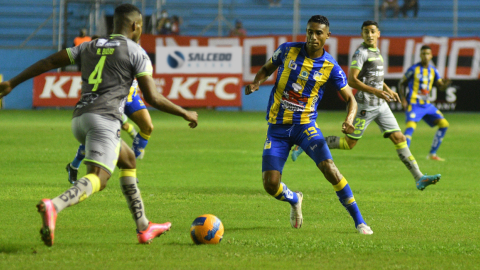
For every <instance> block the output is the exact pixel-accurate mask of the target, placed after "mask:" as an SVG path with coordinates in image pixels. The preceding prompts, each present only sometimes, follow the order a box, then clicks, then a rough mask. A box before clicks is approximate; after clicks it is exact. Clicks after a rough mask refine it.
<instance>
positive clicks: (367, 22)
mask: <svg viewBox="0 0 480 270" xmlns="http://www.w3.org/2000/svg"><path fill="white" fill-rule="evenodd" d="M370 25H375V26H376V27H377V29H380V27H378V23H377V22H376V21H364V22H363V24H362V28H360V29H362V30H363V27H365V26H370Z"/></svg>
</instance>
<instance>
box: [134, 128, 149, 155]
mask: <svg viewBox="0 0 480 270" xmlns="http://www.w3.org/2000/svg"><path fill="white" fill-rule="evenodd" d="M148 139H150V136H149V135H147V134H145V133H143V132H142V131H140V132H139V133H137V136H135V139H134V140H133V145H132V148H133V152H135V157H136V158H137V157H138V156H139V155H140V154H141V153H142V152H143V150H144V149H145V147H147V143H148Z"/></svg>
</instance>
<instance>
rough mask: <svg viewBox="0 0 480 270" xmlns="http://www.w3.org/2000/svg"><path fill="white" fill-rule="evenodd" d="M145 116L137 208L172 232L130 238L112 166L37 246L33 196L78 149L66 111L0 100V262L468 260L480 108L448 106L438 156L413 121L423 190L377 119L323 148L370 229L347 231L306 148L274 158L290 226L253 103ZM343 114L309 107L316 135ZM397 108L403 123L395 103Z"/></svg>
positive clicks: (3, 265) (473, 241)
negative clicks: (267, 166)
mask: <svg viewBox="0 0 480 270" xmlns="http://www.w3.org/2000/svg"><path fill="white" fill-rule="evenodd" d="M151 114H152V119H153V121H154V125H155V131H154V133H153V136H152V138H151V139H150V143H149V145H148V147H147V150H146V155H145V158H144V159H143V160H140V161H138V177H139V180H140V184H139V186H140V188H141V190H142V196H143V199H144V203H145V206H146V209H147V217H148V218H149V219H150V220H151V221H153V222H166V221H171V222H172V224H173V225H172V230H171V231H170V232H168V233H167V234H166V235H164V236H162V237H160V238H157V239H155V240H154V242H153V243H152V244H151V245H147V246H144V245H139V244H137V239H136V232H135V223H134V222H133V220H132V218H131V216H130V213H129V211H128V208H127V205H126V203H125V199H124V198H123V195H122V193H121V191H120V187H119V184H118V171H116V172H115V173H114V175H113V176H112V178H111V179H110V181H109V186H108V187H107V188H106V189H105V190H103V191H102V192H100V193H97V194H95V195H93V196H92V197H90V198H89V199H88V200H86V201H84V202H82V203H80V204H78V205H75V206H73V207H70V208H68V209H66V210H64V211H63V212H61V213H60V214H59V216H58V219H57V228H56V235H55V245H54V246H53V247H51V248H48V247H46V246H44V245H43V242H42V241H41V240H40V235H39V233H38V231H39V228H40V225H41V219H40V216H39V214H38V213H37V212H36V207H35V205H36V203H37V202H38V201H39V199H42V198H53V197H55V196H58V195H59V194H61V193H62V192H63V191H65V190H66V189H67V188H68V187H69V183H68V182H67V175H66V172H65V169H64V167H65V165H66V164H67V163H68V162H69V161H71V160H72V159H73V157H74V155H75V152H76V149H77V147H78V143H77V142H76V140H75V139H74V137H73V135H72V134H71V131H70V120H71V111H63V110H60V111H53V110H40V111H0V134H1V135H0V171H1V188H0V213H1V215H0V224H1V228H2V231H3V233H2V234H0V269H194V268H195V269H362V268H363V269H475V268H476V269H478V268H480V226H479V224H480V215H479V213H480V212H479V207H480V203H479V200H478V191H479V187H480V182H479V181H478V175H477V173H478V167H477V166H478V164H480V155H479V154H478V153H479V150H480V142H479V141H478V139H477V135H478V134H479V132H480V125H479V124H478V123H480V114H446V118H447V119H448V120H449V122H450V129H449V130H448V132H447V135H446V137H445V140H444V143H443V144H442V147H441V148H440V150H439V152H438V154H439V156H441V157H444V158H446V160H447V161H446V162H435V161H429V160H426V159H425V157H426V155H427V153H428V151H429V149H430V144H431V141H432V138H433V135H434V133H435V130H434V129H431V128H429V127H428V126H427V125H426V124H425V123H421V124H419V125H418V128H417V130H416V132H415V133H414V138H413V142H412V147H411V150H412V153H413V154H414V155H415V157H416V158H417V161H418V163H419V165H420V169H421V170H422V172H423V173H429V174H434V173H441V174H442V179H441V181H440V182H439V183H438V184H437V185H434V186H430V187H428V188H427V189H426V190H424V191H418V190H417V189H416V187H415V184H414V181H413V178H412V177H411V175H410V173H409V172H408V171H407V169H406V168H405V167H404V165H403V164H402V163H401V162H400V161H399V159H398V157H397V155H396V152H395V149H394V147H393V144H392V143H391V142H390V141H389V140H388V139H383V138H382V137H381V134H380V132H379V129H378V128H377V126H376V124H372V125H371V126H370V127H369V129H368V130H367V132H366V133H365V135H364V138H363V139H362V140H361V141H360V142H359V143H358V144H357V146H356V147H355V149H354V150H352V151H341V150H333V151H332V154H333V157H334V160H335V163H336V165H337V166H338V167H339V169H340V171H341V172H342V173H343V174H344V176H345V177H346V178H347V180H348V182H349V183H350V185H351V187H352V190H353V192H354V195H355V198H356V200H357V203H358V205H359V207H360V210H361V211H362V214H363V216H364V218H365V220H366V221H367V223H368V224H369V225H370V226H371V227H372V229H373V230H374V232H375V233H374V234H373V235H371V236H365V235H360V234H358V233H357V232H356V230H355V228H354V224H353V221H352V219H351V218H350V216H349V215H348V213H347V212H346V211H345V209H344V208H343V207H342V206H341V204H340V203H339V202H338V200H337V197H336V195H335V192H334V191H333V188H332V187H331V185H330V184H329V183H328V182H327V181H326V180H325V179H324V177H323V175H322V174H321V173H320V171H319V170H318V169H317V168H316V166H315V165H314V164H313V162H312V161H311V160H310V159H309V158H308V157H307V156H306V155H302V156H300V158H299V159H298V160H297V162H295V163H293V162H292V161H291V160H288V161H287V163H286V165H285V169H284V174H283V181H284V182H285V183H286V184H287V185H288V186H289V187H290V188H291V189H292V190H299V191H302V192H303V194H304V203H303V215H304V224H303V227H302V228H301V229H299V230H295V229H292V228H291V226H290V223H289V214H290V206H289V205H288V203H285V202H279V201H277V200H275V199H274V198H272V197H271V196H269V195H268V194H267V193H266V192H265V191H264V190H263V186H262V181H261V161H262V149H263V143H264V139H265V133H266V127H267V125H266V122H265V120H264V113H245V112H244V113H240V112H216V111H199V126H198V127H197V128H196V129H193V130H192V129H190V128H188V126H187V122H185V121H183V120H182V119H181V118H178V117H174V116H170V115H166V114H164V113H160V112H157V111H152V112H151ZM344 117H345V113H344V112H334V113H332V112H320V114H319V119H318V120H317V122H318V124H319V126H320V128H321V129H322V131H323V133H324V134H325V135H340V134H341V133H340V128H341V123H342V121H343V119H344ZM397 119H398V121H399V123H400V125H401V127H404V115H403V114H397ZM125 135H126V134H123V136H124V138H125V140H126V141H127V142H128V143H129V144H130V143H131V140H130V138H128V136H125ZM84 168H85V167H84V166H83V165H82V167H81V172H85V169H84ZM475 168H477V169H475ZM207 213H210V214H214V215H216V216H218V217H219V218H220V219H221V220H222V222H223V224H224V226H225V235H224V238H223V241H222V243H221V244H219V245H211V246H205V245H204V246H196V245H194V244H193V242H192V241H191V239H190V236H189V228H190V224H191V222H192V221H193V220H194V219H195V217H197V216H199V215H201V214H207Z"/></svg>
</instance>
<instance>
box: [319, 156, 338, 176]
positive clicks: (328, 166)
mask: <svg viewBox="0 0 480 270" xmlns="http://www.w3.org/2000/svg"><path fill="white" fill-rule="evenodd" d="M317 167H318V168H319V169H320V171H321V172H322V173H323V174H324V175H326V174H328V173H331V172H332V171H334V170H335V169H336V166H335V163H333V160H331V159H327V160H324V161H321V162H320V163H318V165H317Z"/></svg>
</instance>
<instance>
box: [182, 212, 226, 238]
mask: <svg viewBox="0 0 480 270" xmlns="http://www.w3.org/2000/svg"><path fill="white" fill-rule="evenodd" d="M190 237H192V240H193V242H194V243H195V244H197V245H200V244H218V243H220V241H222V238H223V224H222V221H221V220H220V219H219V218H217V217H216V216H214V215H209V214H207V215H201V216H199V217H197V218H196V219H195V220H194V221H193V223H192V226H191V227H190Z"/></svg>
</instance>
